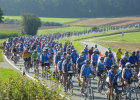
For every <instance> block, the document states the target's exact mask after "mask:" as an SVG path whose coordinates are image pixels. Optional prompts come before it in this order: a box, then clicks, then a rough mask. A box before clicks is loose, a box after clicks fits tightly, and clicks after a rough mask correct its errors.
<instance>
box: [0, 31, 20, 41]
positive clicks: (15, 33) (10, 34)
mask: <svg viewBox="0 0 140 100" xmlns="http://www.w3.org/2000/svg"><path fill="white" fill-rule="evenodd" d="M20 35H21V32H20V30H5V29H0V39H2V38H7V37H14V36H20Z"/></svg>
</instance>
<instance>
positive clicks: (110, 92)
mask: <svg viewBox="0 0 140 100" xmlns="http://www.w3.org/2000/svg"><path fill="white" fill-rule="evenodd" d="M112 90H113V87H112V86H109V84H108V99H109V100H110V99H111V95H112Z"/></svg>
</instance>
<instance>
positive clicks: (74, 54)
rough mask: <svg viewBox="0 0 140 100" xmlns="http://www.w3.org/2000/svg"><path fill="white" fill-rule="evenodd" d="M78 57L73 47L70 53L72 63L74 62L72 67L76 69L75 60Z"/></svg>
mask: <svg viewBox="0 0 140 100" xmlns="http://www.w3.org/2000/svg"><path fill="white" fill-rule="evenodd" d="M78 57H79V54H78V53H76V50H75V49H73V50H72V54H71V60H72V63H73V64H74V69H76V61H77V58H78Z"/></svg>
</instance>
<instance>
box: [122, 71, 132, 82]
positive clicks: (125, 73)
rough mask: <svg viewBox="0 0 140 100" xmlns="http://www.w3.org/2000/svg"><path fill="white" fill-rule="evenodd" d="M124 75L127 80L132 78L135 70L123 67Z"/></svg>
mask: <svg viewBox="0 0 140 100" xmlns="http://www.w3.org/2000/svg"><path fill="white" fill-rule="evenodd" d="M122 73H123V77H124V79H126V80H127V81H128V80H129V79H130V78H131V76H132V75H133V73H134V72H133V70H132V69H130V70H128V69H123V72H122Z"/></svg>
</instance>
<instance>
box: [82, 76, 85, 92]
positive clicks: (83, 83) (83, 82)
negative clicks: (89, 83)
mask: <svg viewBox="0 0 140 100" xmlns="http://www.w3.org/2000/svg"><path fill="white" fill-rule="evenodd" d="M81 82H82V85H81V92H83V90H84V86H85V78H84V77H83V78H81Z"/></svg>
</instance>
